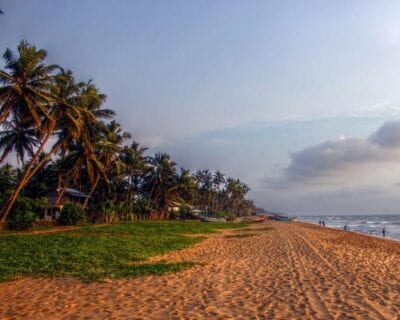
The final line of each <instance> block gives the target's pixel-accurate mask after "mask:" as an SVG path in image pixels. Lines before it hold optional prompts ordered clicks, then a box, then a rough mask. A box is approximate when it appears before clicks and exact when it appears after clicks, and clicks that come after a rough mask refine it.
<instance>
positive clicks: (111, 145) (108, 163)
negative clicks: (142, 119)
mask: <svg viewBox="0 0 400 320" xmlns="http://www.w3.org/2000/svg"><path fill="white" fill-rule="evenodd" d="M99 129H100V130H99V132H98V134H99V140H98V142H97V143H96V145H95V153H96V156H97V159H98V161H99V163H101V166H102V168H103V172H101V171H96V172H95V179H93V182H92V186H91V189H90V192H89V194H88V196H87V197H86V199H85V202H84V204H83V207H84V208H86V207H87V205H88V203H89V200H90V198H91V196H92V195H93V192H94V191H95V190H96V187H97V185H98V183H99V181H100V179H101V177H102V173H103V176H104V177H106V175H107V172H109V171H110V170H111V169H115V170H116V171H117V172H119V171H120V169H121V166H122V165H123V164H122V162H121V161H120V158H119V155H120V152H121V150H122V147H123V143H124V141H125V140H127V139H129V138H130V137H131V135H130V133H128V132H124V131H122V128H121V125H120V124H119V123H118V122H116V121H111V122H110V123H109V124H105V125H103V126H101V127H100V128H99ZM89 177H90V175H89Z"/></svg>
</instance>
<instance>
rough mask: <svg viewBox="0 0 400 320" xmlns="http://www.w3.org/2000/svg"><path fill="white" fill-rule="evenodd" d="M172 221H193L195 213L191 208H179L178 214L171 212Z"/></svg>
mask: <svg viewBox="0 0 400 320" xmlns="http://www.w3.org/2000/svg"><path fill="white" fill-rule="evenodd" d="M170 219H172V220H178V219H182V220H187V219H193V212H192V209H191V208H190V207H189V206H185V205H183V206H181V207H179V211H178V212H171V214H170Z"/></svg>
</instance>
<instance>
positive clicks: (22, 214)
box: [7, 197, 47, 230]
mask: <svg viewBox="0 0 400 320" xmlns="http://www.w3.org/2000/svg"><path fill="white" fill-rule="evenodd" d="M46 205H47V199H46V198H38V199H31V198H27V197H19V198H18V199H17V201H16V203H15V206H14V208H13V210H12V211H11V214H10V215H9V216H8V219H7V228H8V229H11V230H29V229H32V228H33V225H34V223H35V222H36V221H37V219H38V217H39V214H40V211H41V210H42V208H43V207H45V206H46Z"/></svg>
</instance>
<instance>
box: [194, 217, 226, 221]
mask: <svg viewBox="0 0 400 320" xmlns="http://www.w3.org/2000/svg"><path fill="white" fill-rule="evenodd" d="M199 218H200V220H201V221H203V222H226V221H227V220H226V219H225V218H213V217H206V216H199Z"/></svg>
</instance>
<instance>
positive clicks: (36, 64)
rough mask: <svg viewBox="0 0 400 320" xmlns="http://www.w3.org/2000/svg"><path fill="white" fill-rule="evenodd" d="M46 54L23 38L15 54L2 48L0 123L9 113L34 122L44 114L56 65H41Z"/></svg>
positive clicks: (51, 97) (51, 99)
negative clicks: (3, 64)
mask: <svg viewBox="0 0 400 320" xmlns="http://www.w3.org/2000/svg"><path fill="white" fill-rule="evenodd" d="M46 56H47V52H46V51H45V50H43V49H40V50H38V49H36V47H35V46H32V45H30V44H29V43H28V42H26V41H21V42H20V44H19V45H18V57H16V56H15V55H14V53H13V52H12V51H11V50H10V49H7V50H6V51H5V53H4V55H3V58H4V60H5V70H0V84H2V85H3V86H1V87H0V124H2V123H3V122H4V121H5V120H6V119H7V118H8V117H9V116H10V114H11V113H14V114H17V115H18V117H19V118H20V119H21V120H22V121H24V120H26V119H30V120H32V121H33V122H34V124H35V125H39V124H40V122H41V120H42V117H43V116H44V117H47V116H48V108H49V104H50V103H51V102H52V101H53V100H54V96H53V95H52V93H51V90H52V88H53V87H54V71H55V70H57V69H60V68H59V67H58V66H56V65H45V64H44V60H45V58H46Z"/></svg>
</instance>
